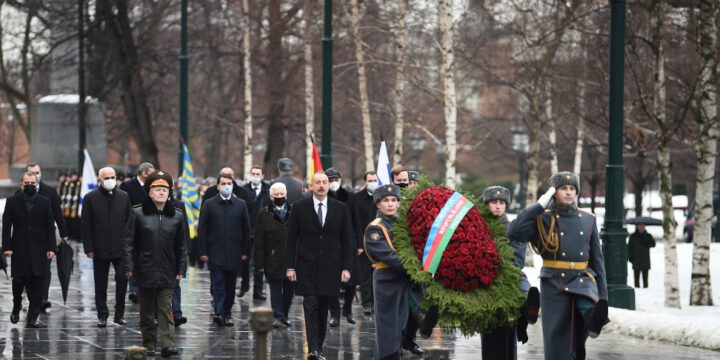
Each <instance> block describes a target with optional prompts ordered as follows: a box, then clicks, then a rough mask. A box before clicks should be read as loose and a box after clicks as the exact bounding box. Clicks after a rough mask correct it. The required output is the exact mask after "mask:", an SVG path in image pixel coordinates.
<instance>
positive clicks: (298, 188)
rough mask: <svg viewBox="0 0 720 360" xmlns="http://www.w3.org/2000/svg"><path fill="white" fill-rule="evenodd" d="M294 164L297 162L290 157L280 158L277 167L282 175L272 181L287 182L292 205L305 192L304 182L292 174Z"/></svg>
mask: <svg viewBox="0 0 720 360" xmlns="http://www.w3.org/2000/svg"><path fill="white" fill-rule="evenodd" d="M294 166H295V162H293V161H292V160H290V159H288V158H281V159H280V160H278V162H277V167H278V173H280V176H278V177H277V178H275V179H274V180H273V181H272V183H276V182H281V183H283V184H285V188H286V189H287V199H288V202H289V203H290V205H292V204H294V203H295V202H296V201H298V200H300V199H301V197H302V196H301V194H302V192H303V184H302V183H301V182H300V180H298V179H296V178H295V177H293V175H292V171H293V167H294Z"/></svg>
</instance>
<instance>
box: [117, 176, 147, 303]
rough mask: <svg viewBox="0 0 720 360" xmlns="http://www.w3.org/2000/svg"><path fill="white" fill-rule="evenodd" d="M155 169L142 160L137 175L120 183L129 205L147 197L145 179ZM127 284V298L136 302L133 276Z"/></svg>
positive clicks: (135, 287) (139, 202) (133, 204)
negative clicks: (128, 289)
mask: <svg viewBox="0 0 720 360" xmlns="http://www.w3.org/2000/svg"><path fill="white" fill-rule="evenodd" d="M154 171H155V166H153V164H151V163H149V162H144V163H142V164H140V166H138V169H137V176H136V177H135V178H133V179H132V180H130V181H125V182H123V183H122V184H120V190H122V191H125V192H126V193H127V194H128V196H130V205H131V206H135V205H140V204H142V203H143V201H145V199H147V197H148V194H147V190H145V180H147V178H148V176H150V174H152V173H153V172H154ZM128 284H129V285H130V286H129V288H130V291H129V293H130V294H128V298H129V299H130V301H132V302H133V303H135V304H137V290H138V289H137V286H136V285H135V280H133V278H130V279H129V280H128Z"/></svg>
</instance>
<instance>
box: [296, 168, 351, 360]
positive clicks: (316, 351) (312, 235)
mask: <svg viewBox="0 0 720 360" xmlns="http://www.w3.org/2000/svg"><path fill="white" fill-rule="evenodd" d="M311 183H312V193H313V196H312V197H310V198H307V199H303V200H301V201H299V202H297V203H295V204H293V211H292V212H291V213H290V220H289V222H288V228H287V252H286V256H285V268H286V271H285V273H286V274H285V275H286V276H287V278H288V279H289V280H290V281H293V282H295V281H297V284H296V287H295V293H296V294H297V295H302V296H303V310H304V312H305V331H306V334H307V343H308V359H325V355H324V354H323V352H322V346H323V342H324V340H325V332H326V330H327V315H328V303H329V300H330V298H331V297H337V296H339V295H340V282H338V280H340V281H341V282H343V283H347V282H348V281H349V280H350V271H351V270H352V262H353V260H352V256H353V251H354V245H353V244H352V243H351V236H352V234H351V232H352V229H351V225H350V215H349V213H348V211H347V207H346V206H345V204H343V203H342V202H340V201H338V200H335V199H332V198H329V197H328V196H327V194H328V177H327V175H325V173H324V172H318V173H316V174H315V175H313V177H312V180H311Z"/></svg>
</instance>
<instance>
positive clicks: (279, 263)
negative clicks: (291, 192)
mask: <svg viewBox="0 0 720 360" xmlns="http://www.w3.org/2000/svg"><path fill="white" fill-rule="evenodd" d="M290 210H291V206H290V204H288V205H287V211H288V214H287V215H285V219H284V220H283V219H281V218H280V217H279V216H278V215H277V213H276V212H275V206H274V205H272V204H271V205H268V206H266V207H265V208H264V209H263V210H262V211H260V215H258V221H257V224H256V225H255V267H256V268H258V269H263V270H264V271H265V276H267V277H268V279H272V280H278V279H282V278H284V277H285V238H286V232H287V223H288V220H289V219H290Z"/></svg>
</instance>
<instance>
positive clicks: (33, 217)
mask: <svg viewBox="0 0 720 360" xmlns="http://www.w3.org/2000/svg"><path fill="white" fill-rule="evenodd" d="M37 185H38V180H37V176H36V175H35V174H33V173H30V172H26V173H24V174H23V175H22V178H21V186H22V189H23V191H22V192H20V193H17V194H15V195H14V196H13V197H11V198H9V199H7V202H6V203H5V211H4V212H3V217H2V225H3V226H2V248H3V255H4V256H10V257H11V259H12V264H11V274H12V277H13V283H12V287H13V310H12V313H11V314H10V322H12V323H13V324H16V323H17V322H18V321H19V317H20V310H21V309H22V292H23V289H25V290H26V291H27V296H28V301H29V302H30V308H29V309H28V317H27V327H31V328H37V327H43V325H41V324H40V323H39V322H38V321H37V317H38V315H39V313H40V305H41V304H42V291H43V283H44V277H45V276H47V275H46V274H47V268H48V263H49V262H50V260H51V259H52V258H53V257H54V256H55V252H56V244H55V229H54V227H53V211H52V207H51V205H50V204H51V203H50V200H48V199H47V198H45V197H43V196H41V195H39V194H38V193H37Z"/></svg>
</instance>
